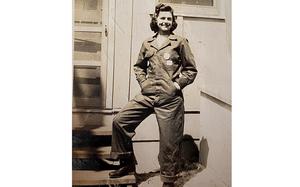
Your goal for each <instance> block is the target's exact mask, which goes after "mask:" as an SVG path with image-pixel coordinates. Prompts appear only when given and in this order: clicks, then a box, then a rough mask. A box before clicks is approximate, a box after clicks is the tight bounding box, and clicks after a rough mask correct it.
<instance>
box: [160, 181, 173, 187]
mask: <svg viewBox="0 0 300 187" xmlns="http://www.w3.org/2000/svg"><path fill="white" fill-rule="evenodd" d="M174 186H175V185H174V183H172V182H170V183H169V182H164V184H163V186H162V187H174Z"/></svg>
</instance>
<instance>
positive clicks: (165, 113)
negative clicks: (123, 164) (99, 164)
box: [111, 95, 184, 182]
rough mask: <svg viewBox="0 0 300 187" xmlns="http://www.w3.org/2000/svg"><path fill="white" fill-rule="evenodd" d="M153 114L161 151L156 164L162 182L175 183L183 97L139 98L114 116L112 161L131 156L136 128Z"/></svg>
mask: <svg viewBox="0 0 300 187" xmlns="http://www.w3.org/2000/svg"><path fill="white" fill-rule="evenodd" d="M153 112H155V114H156V119H157V122H158V125H159V134H160V149H159V155H158V160H159V164H160V167H161V168H160V169H161V180H162V181H163V182H174V180H175V179H176V178H175V176H176V174H177V173H178V164H179V163H178V162H179V159H180V152H179V143H180V140H181V139H182V136H183V127H184V104H183V98H182V96H174V97H160V98H155V97H148V96H143V95H139V96H138V97H136V98H135V99H133V100H131V101H129V102H128V104H127V105H126V106H125V107H124V108H123V109H122V110H121V111H120V112H119V113H118V114H117V115H116V117H115V118H114V120H113V131H112V150H111V157H112V158H113V159H122V158H126V157H129V156H133V155H134V154H133V147H132V142H131V139H132V137H133V136H134V135H135V129H136V128H137V126H138V125H139V124H140V123H141V122H142V121H143V120H144V119H145V118H146V117H148V116H149V115H150V114H151V113H153Z"/></svg>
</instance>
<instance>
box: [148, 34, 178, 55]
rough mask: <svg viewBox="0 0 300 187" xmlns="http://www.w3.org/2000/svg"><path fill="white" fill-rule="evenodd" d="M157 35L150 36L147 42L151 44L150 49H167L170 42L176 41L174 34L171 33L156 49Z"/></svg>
mask: <svg viewBox="0 0 300 187" xmlns="http://www.w3.org/2000/svg"><path fill="white" fill-rule="evenodd" d="M157 35H158V33H156V34H155V35H154V36H152V37H151V38H150V39H149V40H148V42H149V43H150V44H151V47H154V48H155V49H156V50H157V51H159V50H161V49H163V48H165V47H167V46H168V45H171V41H177V37H176V35H175V34H174V33H171V34H170V35H169V36H168V39H167V40H166V41H165V42H164V43H163V44H162V46H160V47H158V46H157V43H156V42H155V39H156V37H157Z"/></svg>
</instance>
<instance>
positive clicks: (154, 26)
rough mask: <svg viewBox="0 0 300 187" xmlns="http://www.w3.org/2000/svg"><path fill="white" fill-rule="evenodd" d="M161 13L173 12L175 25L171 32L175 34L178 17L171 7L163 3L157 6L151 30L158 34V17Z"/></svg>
mask: <svg viewBox="0 0 300 187" xmlns="http://www.w3.org/2000/svg"><path fill="white" fill-rule="evenodd" d="M160 11H166V12H171V14H172V18H173V23H172V26H171V29H170V31H171V32H173V31H174V30H175V29H176V28H177V22H176V17H175V16H174V10H173V8H172V7H171V6H169V5H165V4H163V3H160V4H158V5H156V6H155V13H154V15H153V16H152V19H151V22H150V28H151V30H152V31H153V32H155V33H156V32H158V26H157V16H158V14H159V12H160Z"/></svg>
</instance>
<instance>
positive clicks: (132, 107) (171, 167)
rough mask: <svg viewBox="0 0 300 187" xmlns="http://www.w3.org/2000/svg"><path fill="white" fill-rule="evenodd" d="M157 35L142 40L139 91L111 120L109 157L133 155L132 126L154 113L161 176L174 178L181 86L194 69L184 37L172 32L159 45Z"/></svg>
mask: <svg viewBox="0 0 300 187" xmlns="http://www.w3.org/2000/svg"><path fill="white" fill-rule="evenodd" d="M156 37H157V34H156V35H154V36H153V37H150V38H149V39H147V40H145V41H144V42H143V44H142V47H141V50H140V53H139V56H138V60H137V62H136V64H135V65H134V72H135V75H136V79H137V81H138V83H139V85H140V87H141V94H139V95H137V96H135V98H134V99H132V100H131V101H129V102H128V103H127V105H126V106H125V107H124V108H123V109H122V110H121V111H120V112H119V113H118V114H117V115H116V116H115V118H114V120H113V130H112V149H111V158H113V159H122V158H126V157H130V156H133V157H134V154H133V147H132V142H131V140H132V137H133V136H134V135H135V129H136V128H137V126H138V125H139V124H140V123H141V122H142V121H143V120H144V119H145V118H146V117H148V116H149V115H150V114H152V113H155V115H156V119H157V122H158V125H159V134H160V136H159V137H160V146H159V148H160V149H159V155H158V160H159V164H160V172H161V180H162V181H163V182H173V181H174V180H175V179H176V174H177V173H178V169H179V168H178V161H179V158H180V155H179V143H180V140H181V138H182V136H183V128H184V103H183V94H182V92H181V90H182V89H183V88H184V87H185V86H187V85H188V84H191V83H192V82H193V81H194V79H195V77H196V75H197V69H196V65H195V61H194V56H193V54H192V52H191V49H190V47H189V44H188V41H187V40H186V39H185V38H183V37H180V36H177V35H174V34H171V35H170V36H169V37H168V39H167V40H166V41H165V42H164V43H163V44H162V45H161V46H160V47H158V46H157V43H156V41H155V39H156ZM174 82H177V84H178V85H179V86H180V90H179V89H177V88H176V87H175V85H174ZM134 159H135V158H134Z"/></svg>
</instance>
